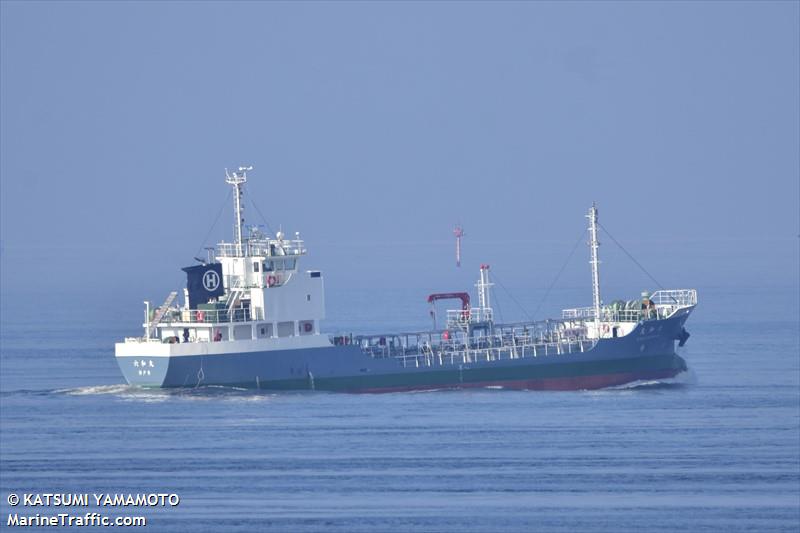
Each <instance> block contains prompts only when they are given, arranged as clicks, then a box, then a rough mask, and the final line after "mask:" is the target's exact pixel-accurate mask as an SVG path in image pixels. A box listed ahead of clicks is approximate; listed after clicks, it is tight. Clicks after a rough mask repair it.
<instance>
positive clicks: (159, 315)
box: [150, 291, 178, 327]
mask: <svg viewBox="0 0 800 533" xmlns="http://www.w3.org/2000/svg"><path fill="white" fill-rule="evenodd" d="M177 297H178V291H172V292H171V293H169V296H167V299H166V300H164V303H163V304H161V307H159V308H158V309H156V312H155V313H153V320H151V321H150V327H153V326H154V325H156V324H158V323H159V322H161V318H162V317H163V316H164V313H166V312H167V310H168V309H169V306H170V305H172V302H174V301H175V298H177Z"/></svg>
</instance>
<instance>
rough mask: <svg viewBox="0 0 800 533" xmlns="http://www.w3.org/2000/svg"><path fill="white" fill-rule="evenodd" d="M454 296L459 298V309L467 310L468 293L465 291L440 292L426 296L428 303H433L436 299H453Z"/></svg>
mask: <svg viewBox="0 0 800 533" xmlns="http://www.w3.org/2000/svg"><path fill="white" fill-rule="evenodd" d="M456 298H458V299H459V300H461V309H463V310H464V311H469V293H467V292H441V293H437V294H431V295H430V296H428V303H433V302H435V301H436V300H454V299H456Z"/></svg>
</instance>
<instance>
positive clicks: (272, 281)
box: [267, 276, 278, 287]
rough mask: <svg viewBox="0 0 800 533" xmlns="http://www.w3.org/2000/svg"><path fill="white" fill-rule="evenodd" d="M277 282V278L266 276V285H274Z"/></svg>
mask: <svg viewBox="0 0 800 533" xmlns="http://www.w3.org/2000/svg"><path fill="white" fill-rule="evenodd" d="M277 284H278V278H276V277H275V276H267V287H274V286H275V285H277Z"/></svg>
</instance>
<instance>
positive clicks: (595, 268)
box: [586, 202, 600, 335]
mask: <svg viewBox="0 0 800 533" xmlns="http://www.w3.org/2000/svg"><path fill="white" fill-rule="evenodd" d="M586 218H588V219H589V248H590V249H591V254H592V255H591V260H590V261H589V263H591V265H592V307H593V308H594V327H595V331H596V332H598V335H599V332H600V260H599V259H598V257H597V251H598V248H599V247H600V243H599V242H597V206H596V205H595V203H594V202H592V207H591V208H590V209H589V214H588V215H586Z"/></svg>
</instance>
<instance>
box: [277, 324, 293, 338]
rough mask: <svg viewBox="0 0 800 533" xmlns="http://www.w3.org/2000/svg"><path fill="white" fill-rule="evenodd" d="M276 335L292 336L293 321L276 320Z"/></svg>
mask: <svg viewBox="0 0 800 533" xmlns="http://www.w3.org/2000/svg"><path fill="white" fill-rule="evenodd" d="M278 337H294V322H278Z"/></svg>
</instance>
